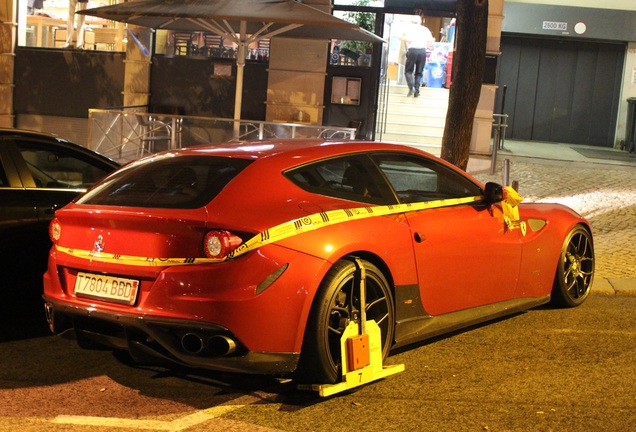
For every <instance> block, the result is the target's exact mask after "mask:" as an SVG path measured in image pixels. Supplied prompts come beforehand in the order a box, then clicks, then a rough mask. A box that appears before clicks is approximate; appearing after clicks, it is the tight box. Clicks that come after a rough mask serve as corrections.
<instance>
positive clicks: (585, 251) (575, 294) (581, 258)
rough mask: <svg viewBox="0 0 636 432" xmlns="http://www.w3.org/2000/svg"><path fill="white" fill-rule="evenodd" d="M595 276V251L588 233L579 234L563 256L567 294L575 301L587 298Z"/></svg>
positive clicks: (574, 235)
mask: <svg viewBox="0 0 636 432" xmlns="http://www.w3.org/2000/svg"><path fill="white" fill-rule="evenodd" d="M593 274H594V251H593V248H592V241H591V239H590V237H589V235H588V234H587V232H585V231H582V232H577V233H574V234H573V235H572V237H570V240H569V242H568V244H567V248H566V249H565V253H564V255H563V282H564V289H565V292H566V294H567V295H568V296H569V297H570V298H571V299H572V300H574V301H577V300H579V299H583V298H585V297H586V296H587V293H588V291H589V289H590V284H591V283H592V276H593Z"/></svg>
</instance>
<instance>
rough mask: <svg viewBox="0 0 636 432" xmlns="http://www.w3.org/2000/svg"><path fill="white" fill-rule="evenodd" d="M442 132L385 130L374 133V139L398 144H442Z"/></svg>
mask: <svg viewBox="0 0 636 432" xmlns="http://www.w3.org/2000/svg"><path fill="white" fill-rule="evenodd" d="M443 136H444V135H443V133H442V134H432V133H431V134H427V135H420V134H413V133H404V132H393V131H385V132H383V133H382V134H380V133H376V139H380V140H382V141H386V142H393V143H398V144H415V145H436V146H441V145H442V137H443Z"/></svg>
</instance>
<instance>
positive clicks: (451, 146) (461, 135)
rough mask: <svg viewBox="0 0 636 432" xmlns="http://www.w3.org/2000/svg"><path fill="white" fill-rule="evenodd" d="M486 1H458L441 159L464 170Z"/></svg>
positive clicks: (482, 55)
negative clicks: (455, 36)
mask: <svg viewBox="0 0 636 432" xmlns="http://www.w3.org/2000/svg"><path fill="white" fill-rule="evenodd" d="M487 33H488V0H457V49H456V51H455V52H454V57H453V69H452V72H453V85H452V86H451V89H450V95H449V99H448V112H447V113H446V127H445V128H444V137H443V138H442V153H441V156H442V159H444V160H446V161H448V162H450V163H452V164H453V165H455V166H457V167H459V168H461V169H463V170H465V169H466V167H467V165H468V156H469V153H470V140H471V136H472V133H473V121H474V118H475V111H476V110H477V104H478V103H479V95H480V94H481V84H482V81H483V77H484V69H485V65H486V36H487Z"/></svg>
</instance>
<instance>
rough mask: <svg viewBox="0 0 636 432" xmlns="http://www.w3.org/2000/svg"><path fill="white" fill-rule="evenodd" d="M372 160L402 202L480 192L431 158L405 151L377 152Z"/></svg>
mask: <svg viewBox="0 0 636 432" xmlns="http://www.w3.org/2000/svg"><path fill="white" fill-rule="evenodd" d="M373 160H374V161H375V162H376V164H377V165H378V166H379V167H380V169H381V170H382V172H383V173H384V175H385V176H386V178H387V179H388V180H389V183H391V186H392V187H393V189H394V190H395V192H396V194H397V196H398V198H399V200H400V202H401V203H412V202H418V201H431V200H437V199H446V198H461V197H467V196H474V195H480V194H481V193H482V192H481V190H480V188H479V186H477V185H476V184H474V183H473V182H471V181H470V180H468V179H466V178H465V177H463V176H462V175H460V174H458V173H456V172H455V171H453V170H451V169H449V168H448V167H446V166H444V165H442V164H438V163H436V162H434V161H432V160H428V159H425V158H420V157H417V156H413V155H406V154H376V155H374V156H373Z"/></svg>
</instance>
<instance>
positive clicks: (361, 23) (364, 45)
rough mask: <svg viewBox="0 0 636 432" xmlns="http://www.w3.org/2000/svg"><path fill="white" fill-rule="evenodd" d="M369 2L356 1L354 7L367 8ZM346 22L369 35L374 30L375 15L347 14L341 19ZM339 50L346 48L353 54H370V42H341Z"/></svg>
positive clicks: (363, 0)
mask: <svg viewBox="0 0 636 432" xmlns="http://www.w3.org/2000/svg"><path fill="white" fill-rule="evenodd" d="M370 3H371V0H357V1H356V2H355V3H354V4H353V5H354V6H369V5H370ZM343 18H344V19H345V20H346V21H349V22H350V23H354V24H355V25H357V26H358V27H362V28H363V29H365V30H368V31H370V32H371V33H373V32H374V30H375V14H374V13H372V12H347V13H345V14H344V17H343ZM340 46H341V48H346V49H349V50H351V51H353V52H354V53H359V54H364V53H367V52H371V48H372V45H371V42H362V41H343V42H342V43H341V44H340Z"/></svg>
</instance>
